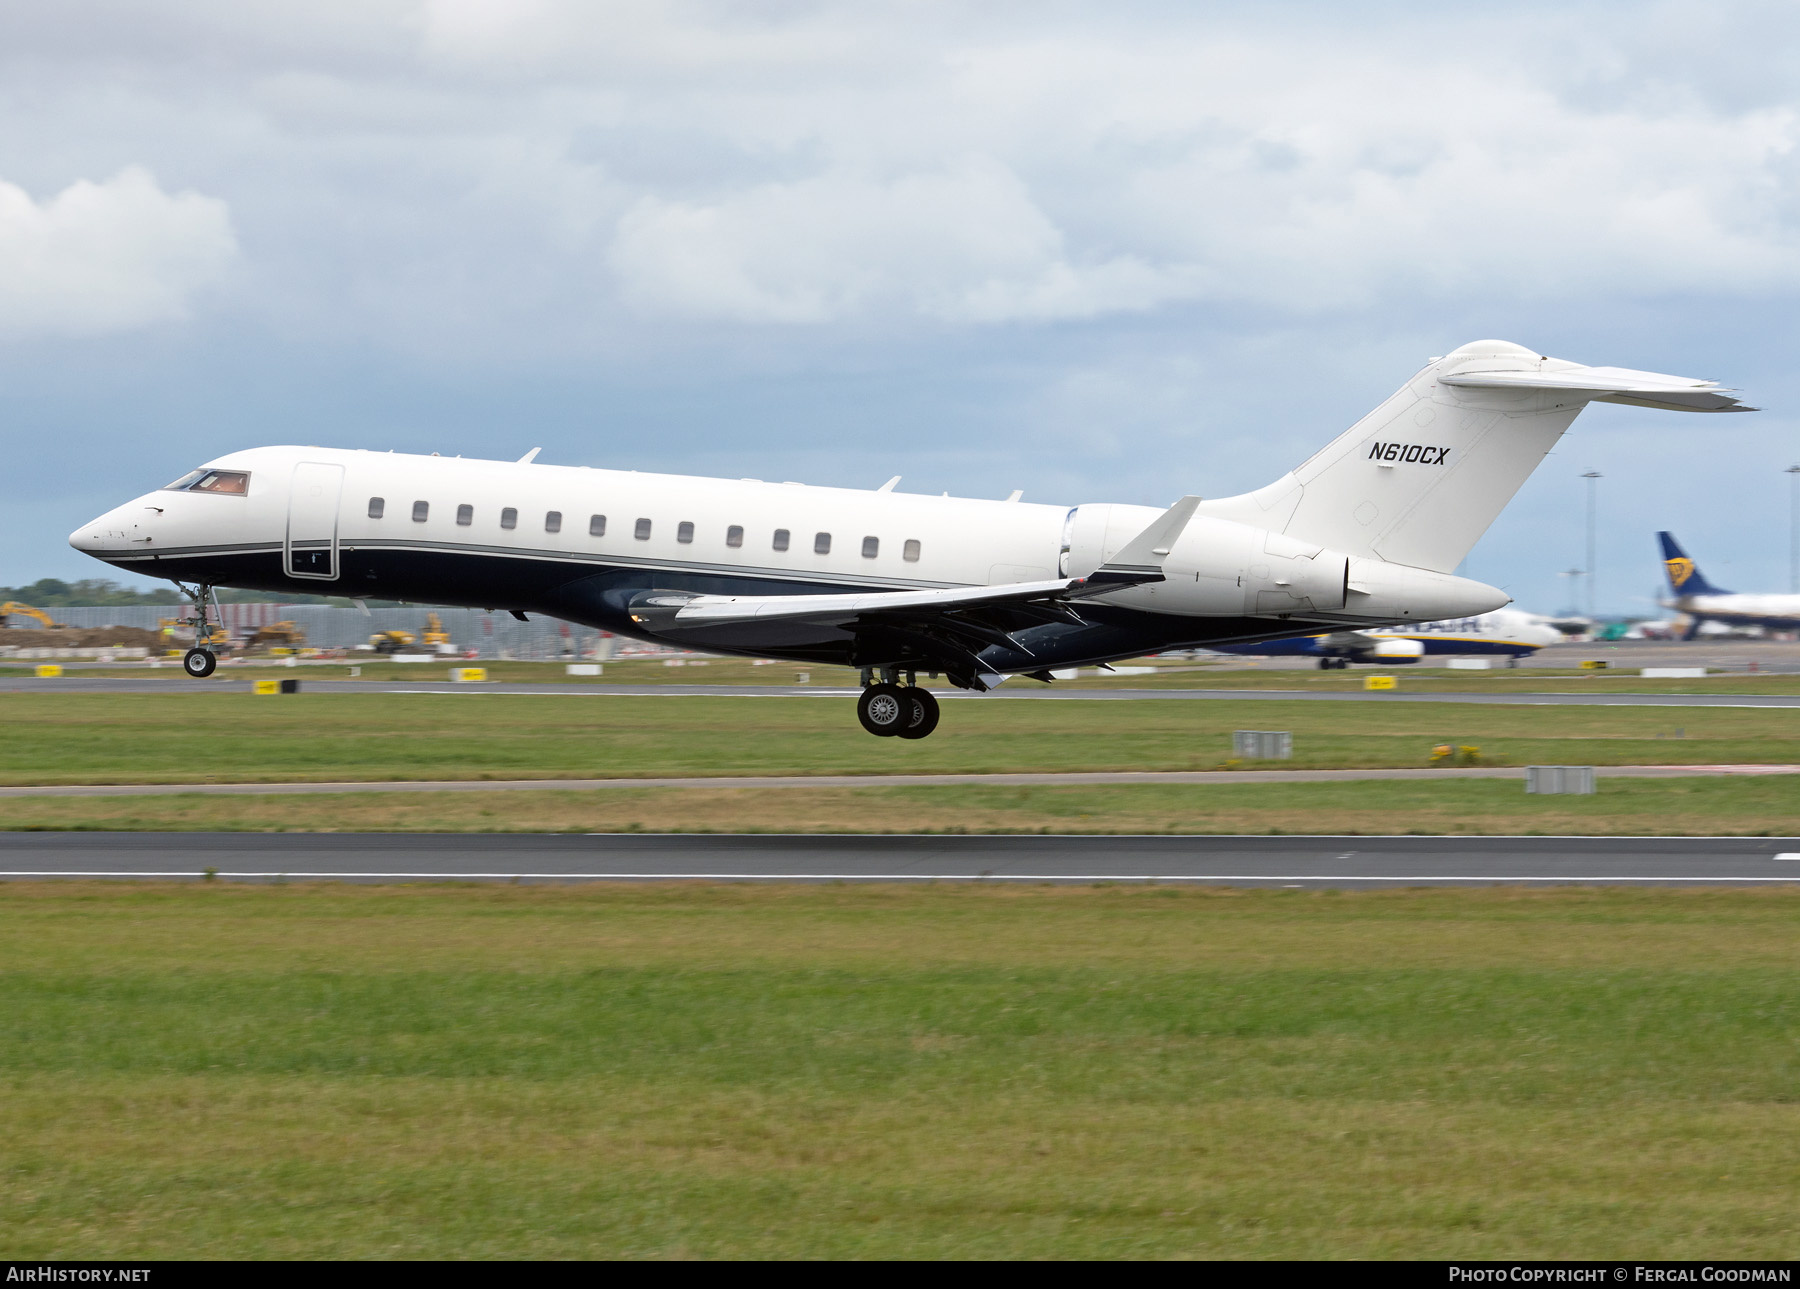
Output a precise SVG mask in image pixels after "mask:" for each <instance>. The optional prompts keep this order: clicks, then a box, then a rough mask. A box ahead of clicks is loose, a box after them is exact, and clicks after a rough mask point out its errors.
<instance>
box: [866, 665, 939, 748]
mask: <svg viewBox="0 0 1800 1289" xmlns="http://www.w3.org/2000/svg"><path fill="white" fill-rule="evenodd" d="M881 672H882V679H881V681H880V683H879V684H877V683H874V673H873V669H872V668H865V669H864V671H863V691H862V694H861V696H860V697H858V698H857V700H856V719H857V720H859V721H861V722H862V727H863V728H864V729H866V730H868V731H869V733H871V734H873V735H875V736H876V737H878V738H924V737H925V736H926V735H927V734H929V733H931V731H932V730H934V729H936V728H937V723H938V701H937V698H936V697H935V696H934V695H933V694H932V692H931V691H930V690H929V689H920V688H919V687H918V686H917V685H916V684H914V683H913V676H912V673H911V672H908V673H907V675H906V684H904V685H902V684H900V683H899V677H898V673H897V672H896V670H895V669H894V668H892V667H883V668H882V669H881Z"/></svg>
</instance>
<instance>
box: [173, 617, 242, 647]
mask: <svg viewBox="0 0 1800 1289" xmlns="http://www.w3.org/2000/svg"><path fill="white" fill-rule="evenodd" d="M194 623H195V619H193V618H158V619H157V620H156V629H157V630H158V631H159V632H161V633H162V638H163V639H164V640H166V641H168V642H169V643H170V645H171V646H173V644H174V641H175V636H176V634H177V633H180V634H184V635H185V634H187V633H189V632H192V633H193V634H194V636H195V637H196V638H195V640H194V647H195V648H196V649H201V648H212V649H216V648H220V647H223V646H225V645H228V644H230V643H231V634H230V633H229V632H227V631H226V630H225V628H224V627H213V628H212V629H211V630H209V631H208V632H207V633H206V639H204V640H201V639H199V638H198V636H199V632H197V631H195V630H194Z"/></svg>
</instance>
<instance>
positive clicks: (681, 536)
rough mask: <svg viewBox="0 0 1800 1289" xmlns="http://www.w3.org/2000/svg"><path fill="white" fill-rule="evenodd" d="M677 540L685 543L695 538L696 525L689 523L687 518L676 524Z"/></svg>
mask: <svg viewBox="0 0 1800 1289" xmlns="http://www.w3.org/2000/svg"><path fill="white" fill-rule="evenodd" d="M675 540H676V541H678V542H683V543H686V542H691V541H693V540H694V526H693V525H692V524H690V523H688V522H687V521H686V520H683V521H682V522H681V523H679V524H676V525H675Z"/></svg>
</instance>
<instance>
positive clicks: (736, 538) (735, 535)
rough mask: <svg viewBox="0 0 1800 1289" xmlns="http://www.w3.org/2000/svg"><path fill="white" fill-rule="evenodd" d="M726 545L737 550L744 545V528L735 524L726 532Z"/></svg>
mask: <svg viewBox="0 0 1800 1289" xmlns="http://www.w3.org/2000/svg"><path fill="white" fill-rule="evenodd" d="M725 544H726V545H727V546H730V547H732V548H733V549H736V548H737V547H739V546H742V545H743V544H744V526H743V525H742V524H733V525H732V526H731V527H730V528H727V529H726V530H725Z"/></svg>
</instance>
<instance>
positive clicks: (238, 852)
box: [0, 833, 1800, 889]
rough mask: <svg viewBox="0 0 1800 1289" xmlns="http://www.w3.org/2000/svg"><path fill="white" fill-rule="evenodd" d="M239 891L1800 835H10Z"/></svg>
mask: <svg viewBox="0 0 1800 1289" xmlns="http://www.w3.org/2000/svg"><path fill="white" fill-rule="evenodd" d="M208 869H212V870H215V873H216V876H217V877H218V878H219V879H221V880H227V881H252V882H277V881H318V880H325V881H357V882H396V881H405V882H416V881H480V882H584V881H667V880H700V881H727V882H732V881H751V882H771V881H773V882H920V881H956V882H963V881H990V882H1060V883H1095V882H1120V883H1129V884H1138V883H1154V882H1177V883H1210V884H1215V885H1230V886H1262V887H1267V886H1280V887H1301V888H1340V889H1367V888H1379V887H1383V886H1421V885H1423V886H1439V885H1442V886H1480V885H1494V884H1513V885H1565V884H1572V883H1573V884H1597V885H1670V886H1694V885H1777V884H1795V883H1800V838H1791V837H1789V838H1763V837H1750V838H1746V837H1675V838H1670V837H1166V836H1155V837H1148V836H1146V837H1072V836H1054V837H1044V836H995V837H969V836H947V837H930V836H924V837H920V836H812V835H809V836H769V835H758V836H677V835H636V834H624V835H615V834H589V835H574V834H487V835H482V834H386V833H383V834H352V833H325V834H296V833H277V834H245V833H235V834H234V833H0V877H4V878H8V879H13V880H20V879H31V878H81V877H86V878H112V879H150V880H188V881H193V880H197V879H201V878H202V877H203V876H204V874H205V872H206V870H208Z"/></svg>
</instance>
